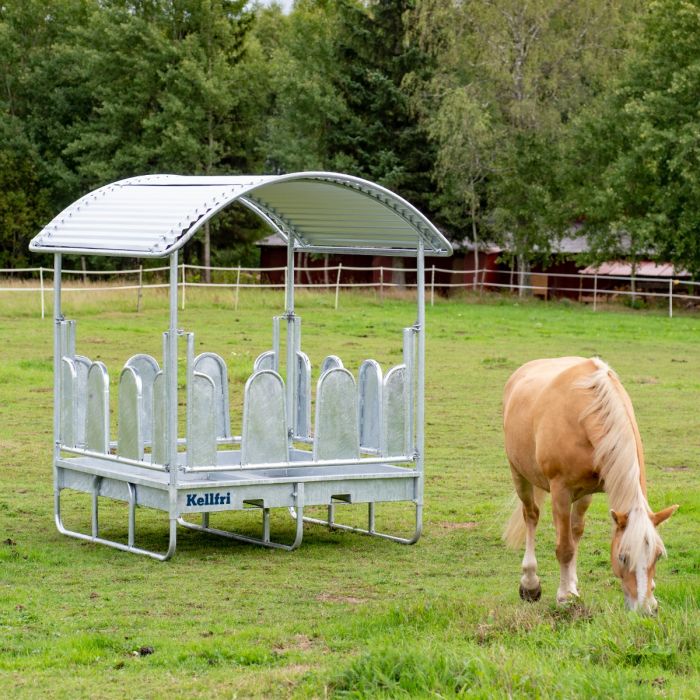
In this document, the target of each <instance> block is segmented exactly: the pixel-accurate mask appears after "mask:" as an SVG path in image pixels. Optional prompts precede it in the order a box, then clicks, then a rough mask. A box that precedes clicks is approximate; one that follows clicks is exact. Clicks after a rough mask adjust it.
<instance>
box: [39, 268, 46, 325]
mask: <svg viewBox="0 0 700 700" xmlns="http://www.w3.org/2000/svg"><path fill="white" fill-rule="evenodd" d="M39 286H40V287H41V318H46V304H45V302H44V268H43V267H40V268H39Z"/></svg>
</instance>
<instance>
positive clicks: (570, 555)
mask: <svg viewBox="0 0 700 700" xmlns="http://www.w3.org/2000/svg"><path fill="white" fill-rule="evenodd" d="M551 493H552V514H553V516H554V526H555V528H556V532H557V560H558V561H559V588H558V589H557V603H560V604H562V603H566V602H568V601H569V600H571V598H578V588H577V585H576V542H574V537H573V534H572V532H571V494H570V493H569V490H568V489H566V488H564V487H561V486H559V485H558V484H556V483H555V482H552V483H551Z"/></svg>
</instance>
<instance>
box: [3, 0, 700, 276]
mask: <svg viewBox="0 0 700 700" xmlns="http://www.w3.org/2000/svg"><path fill="white" fill-rule="evenodd" d="M0 74H1V75H2V76H3V77H2V82H1V84H0V112H1V119H0V267H20V266H23V265H25V264H27V263H29V262H30V258H29V254H28V250H27V245H28V242H29V240H30V239H31V237H32V236H33V235H34V234H35V233H36V232H38V231H39V230H40V228H41V227H42V226H43V225H44V224H46V223H47V222H48V221H49V220H50V219H51V218H52V217H53V216H54V215H55V214H56V213H57V212H58V211H60V210H61V209H62V208H63V207H65V206H67V205H68V204H69V203H70V202H72V201H73V200H75V199H77V198H78V197H79V196H81V195H82V194H84V193H85V192H87V191H89V190H91V189H94V188H96V187H99V186H101V185H103V184H106V183H108V182H111V181H114V180H117V179H120V178H124V177H129V176H132V175H136V174H141V173H155V172H170V173H187V174H217V173H225V174H237V173H282V172H293V171H298V170H337V171H342V172H347V173H350V174H353V175H358V176H361V177H365V178H368V179H370V180H374V181H376V182H379V183H380V184H382V185H384V186H386V187H388V188H390V189H392V190H394V191H396V192H398V193H399V194H401V195H402V196H404V197H405V198H407V199H408V200H409V201H411V202H412V203H414V204H415V205H416V206H417V207H418V208H419V209H421V210H422V211H423V212H424V213H425V214H426V215H428V216H429V217H430V218H431V219H433V220H434V221H435V222H436V223H437V224H438V226H440V227H441V229H442V230H443V231H444V232H445V233H446V234H447V235H448V237H449V238H451V239H452V240H453V241H457V242H461V241H465V240H467V241H469V243H470V244H471V245H476V246H477V248H478V247H480V246H483V245H484V243H485V242H486V241H490V242H495V243H498V244H500V245H502V246H503V247H504V248H505V249H506V250H507V251H508V252H509V254H510V255H512V256H513V258H514V261H515V262H516V263H517V265H518V267H519V268H520V269H523V270H524V269H527V268H528V267H529V266H530V265H531V264H532V263H534V262H536V261H537V260H538V259H540V258H542V257H544V256H547V255H549V254H550V253H551V251H552V250H553V249H555V248H556V244H557V241H558V240H559V239H561V238H562V237H563V236H566V235H571V232H572V230H575V231H577V232H581V233H583V234H585V235H587V236H588V238H589V241H590V247H591V253H590V257H591V260H592V261H594V260H601V259H605V258H611V257H615V258H617V257H626V258H628V259H631V260H632V261H633V262H634V261H636V260H639V259H641V258H647V257H650V258H657V259H663V260H668V261H671V262H673V263H675V264H676V265H677V266H679V267H683V268H686V269H688V270H690V271H691V272H692V273H693V274H696V275H697V274H698V273H699V272H700V206H699V205H700V168H699V167H698V160H700V111H699V109H698V104H699V101H698V95H700V0H651V1H650V0H296V2H295V4H294V6H293V9H292V10H291V11H290V12H289V13H288V14H285V13H284V12H282V10H281V8H280V7H277V6H275V5H274V4H272V5H262V4H255V3H250V2H246V0H0ZM257 227H258V224H257V222H256V221H254V220H252V219H251V218H250V217H249V215H248V214H246V213H245V212H243V211H237V210H232V211H231V212H228V213H227V214H226V215H225V216H223V217H219V218H218V220H217V222H216V223H215V224H214V225H213V226H212V229H211V231H210V232H207V236H206V237H205V240H206V242H205V244H204V246H203V247H202V248H201V249H194V250H193V252H191V253H190V255H194V256H196V257H197V259H198V260H199V261H200V262H206V261H207V260H208V258H209V247H208V245H209V238H210V237H211V240H212V241H213V242H214V245H213V246H212V250H213V253H212V255H213V260H212V262H214V263H218V264H233V263H240V262H243V263H246V262H250V259H251V258H250V256H251V250H252V247H251V241H253V240H254V239H255V238H256V237H257V236H259V235H260V231H259V229H258V228H257ZM232 231H233V232H234V234H233V235H232V233H231V232H232Z"/></svg>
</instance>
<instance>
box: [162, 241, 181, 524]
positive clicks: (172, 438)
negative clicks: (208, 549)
mask: <svg viewBox="0 0 700 700" xmlns="http://www.w3.org/2000/svg"><path fill="white" fill-rule="evenodd" d="M177 283H178V265H177V251H175V252H174V253H172V254H171V255H170V288H169V292H170V323H169V326H168V342H167V349H168V353H167V356H166V358H165V379H166V381H165V403H166V406H167V411H168V414H167V420H166V423H167V435H168V437H167V445H168V448H167V450H168V465H169V467H170V486H171V498H172V492H173V491H174V487H175V486H176V485H177ZM175 496H177V492H176V491H175ZM172 505H173V504H172V503H171V506H172ZM171 517H172V515H171Z"/></svg>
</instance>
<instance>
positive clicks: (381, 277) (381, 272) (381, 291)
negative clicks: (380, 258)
mask: <svg viewBox="0 0 700 700" xmlns="http://www.w3.org/2000/svg"><path fill="white" fill-rule="evenodd" d="M379 301H381V302H383V301H384V265H380V266H379Z"/></svg>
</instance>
